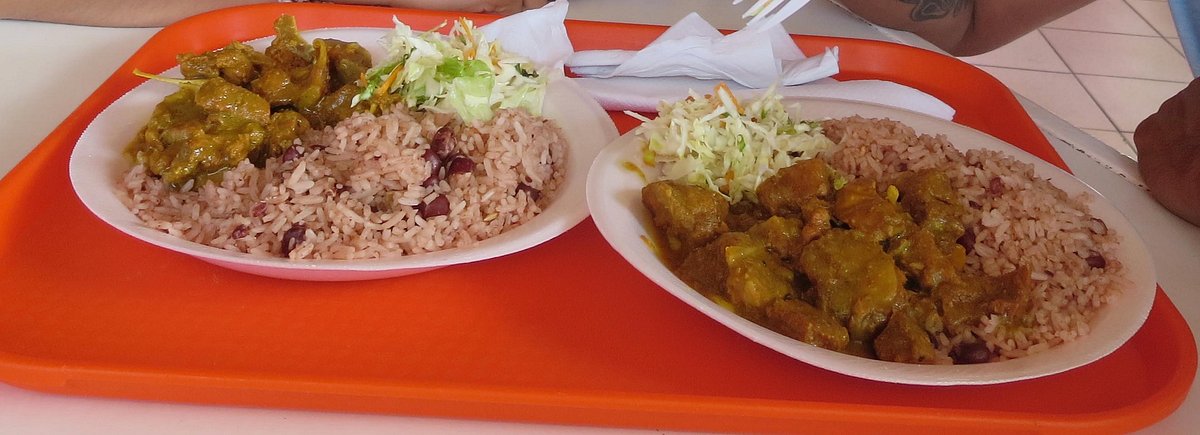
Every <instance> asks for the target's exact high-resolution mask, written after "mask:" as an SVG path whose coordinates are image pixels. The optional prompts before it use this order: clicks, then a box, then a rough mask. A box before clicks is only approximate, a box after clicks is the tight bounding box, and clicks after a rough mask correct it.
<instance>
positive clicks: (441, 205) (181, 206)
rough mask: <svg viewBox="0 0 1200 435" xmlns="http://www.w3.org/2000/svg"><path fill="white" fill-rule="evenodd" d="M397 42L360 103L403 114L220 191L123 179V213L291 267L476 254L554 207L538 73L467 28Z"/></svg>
mask: <svg viewBox="0 0 1200 435" xmlns="http://www.w3.org/2000/svg"><path fill="white" fill-rule="evenodd" d="M385 42H386V43H387V45H388V47H387V48H388V50H389V52H391V53H392V54H393V58H392V59H391V60H388V61H386V62H384V63H383V64H382V65H380V66H378V67H376V68H374V69H372V70H371V71H369V73H368V74H367V75H366V76H365V77H364V78H366V79H367V86H365V89H364V90H363V92H362V94H360V95H359V96H356V97H355V104H358V105H359V106H363V107H366V106H369V105H373V104H374V102H373V101H371V100H368V98H369V97H372V96H374V95H383V96H385V97H387V98H388V99H390V100H391V101H398V103H396V104H394V105H392V106H391V107H390V108H387V109H384V110H363V111H358V112H356V113H354V114H353V115H351V116H350V117H349V118H346V119H344V120H342V121H340V122H338V123H337V124H336V125H332V126H328V127H325V128H324V129H316V130H311V131H308V132H306V133H305V134H303V135H301V137H299V138H297V139H296V140H295V141H294V143H293V145H292V146H291V147H290V148H288V149H287V150H286V151H284V152H283V153H282V155H279V156H277V157H272V158H268V159H266V161H265V162H264V163H263V165H262V167H261V168H260V167H256V166H255V165H253V164H251V163H250V160H249V159H247V160H243V161H242V162H241V163H240V164H237V165H236V166H234V167H232V168H230V169H228V170H225V171H224V173H223V174H220V176H218V177H213V179H212V180H211V181H207V180H202V181H196V180H189V181H187V183H185V184H183V185H181V186H171V185H170V184H169V183H166V182H164V180H163V179H162V178H161V177H158V176H156V175H155V174H152V173H150V172H149V171H148V170H147V169H146V167H145V166H144V165H141V164H138V165H135V166H134V167H133V168H131V169H130V170H129V171H127V172H126V173H125V174H124V176H123V178H122V180H120V185H119V186H120V192H119V194H120V196H121V199H122V201H123V202H124V203H125V205H126V206H127V207H128V208H129V209H130V210H131V211H132V212H133V213H134V214H135V215H137V216H138V218H139V219H141V220H142V221H143V222H144V223H145V224H146V225H147V226H149V227H151V228H155V229H158V230H160V231H163V232H167V233H169V234H172V235H174V236H177V237H180V238H183V239H186V240H189V241H193V242H197V243H202V244H205V245H209V246H214V247H217V248H221V249H226V250H231V251H237V252H243V253H249V254H252V255H258V256H271V257H279V256H284V257H287V258H291V259H365V258H381V257H389V256H400V255H410V254H419V253H425V252H432V251H438V250H442V249H448V248H455V247H465V246H470V245H472V244H474V243H476V242H478V241H481V240H485V239H487V238H490V237H493V236H495V235H497V234H500V233H502V232H505V231H507V230H509V229H511V228H513V227H516V226H518V225H521V224H523V223H525V222H528V221H529V220H530V219H532V218H533V217H534V216H536V215H537V214H539V213H540V212H541V211H542V210H543V208H544V207H546V206H547V205H548V204H549V203H550V202H552V201H553V199H554V196H555V194H556V193H557V189H558V187H559V185H560V184H561V183H562V181H563V179H564V169H565V162H566V153H567V149H566V144H565V137H564V135H563V134H562V132H561V131H560V130H559V128H558V127H557V125H556V124H555V123H554V122H553V121H552V120H549V119H546V118H543V117H542V116H540V109H541V103H542V95H544V89H545V84H546V83H545V79H544V78H542V77H539V76H538V75H537V74H536V73H534V72H532V70H533V68H532V67H530V65H528V64H527V63H525V62H527V61H524V60H523V59H520V58H517V57H515V56H513V55H511V54H509V53H507V52H504V51H503V50H500V49H499V47H498V46H493V45H494V43H493V42H490V41H486V40H484V39H483V36H482V34H481V32H478V31H476V29H475V28H474V27H473V25H472V24H471V23H470V22H469V21H467V20H458V21H456V22H455V24H454V28H453V29H452V30H451V32H450V36H449V37H442V36H440V35H438V34H436V33H435V32H433V31H429V32H424V33H418V32H414V31H412V30H411V29H410V28H408V26H406V25H404V24H403V23H401V22H399V21H397V22H396V29H395V30H394V31H393V32H392V33H391V34H390V35H389V37H388V38H387V39H386V41H385ZM468 50H469V51H470V53H471V55H470V56H467V57H464V56H463V55H462V53H463V52H464V51H468ZM476 52H478V53H481V54H479V56H481V57H483V56H487V58H486V59H476V58H474V56H475V53H476ZM455 56H457V57H455ZM446 65H449V66H450V67H452V68H449V69H447V66H446ZM447 71H449V72H447ZM401 72H403V74H401ZM453 74H457V75H453ZM448 75H449V76H448ZM397 77H399V79H397ZM359 100H362V101H359ZM359 103H362V104H359ZM403 103H407V104H403ZM372 112H375V113H378V114H375V113H372Z"/></svg>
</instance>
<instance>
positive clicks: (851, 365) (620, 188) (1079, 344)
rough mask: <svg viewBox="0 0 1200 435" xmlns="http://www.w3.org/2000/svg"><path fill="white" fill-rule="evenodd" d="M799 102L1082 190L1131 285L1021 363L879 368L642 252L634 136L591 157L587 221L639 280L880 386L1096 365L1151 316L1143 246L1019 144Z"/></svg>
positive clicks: (885, 112)
mask: <svg viewBox="0 0 1200 435" xmlns="http://www.w3.org/2000/svg"><path fill="white" fill-rule="evenodd" d="M791 101H796V102H799V103H800V117H801V119H825V118H841V117H846V116H851V115H861V116H864V117H870V118H890V119H892V120H895V121H900V122H903V123H905V124H908V125H909V126H911V127H912V128H914V129H916V131H917V132H918V133H926V134H944V135H946V138H947V139H949V140H950V142H951V143H953V144H954V145H955V147H957V148H958V149H960V150H967V149H971V148H981V149H991V150H996V151H1002V152H1005V153H1007V154H1008V155H1010V156H1013V157H1014V158H1016V159H1017V160H1019V161H1023V162H1027V163H1031V164H1033V166H1034V170H1035V173H1036V174H1037V175H1038V176H1040V177H1042V178H1047V179H1049V180H1050V181H1051V182H1052V183H1053V184H1054V185H1055V186H1058V187H1059V188H1061V189H1063V190H1064V191H1066V192H1067V193H1069V194H1072V195H1074V194H1077V193H1079V192H1088V193H1089V194H1091V195H1092V196H1093V197H1095V198H1096V200H1095V201H1093V202H1092V204H1091V208H1092V212H1093V214H1094V215H1095V216H1096V217H1098V218H1100V219H1103V220H1104V222H1105V223H1106V224H1107V225H1108V227H1109V228H1110V229H1113V230H1115V231H1117V233H1118V234H1120V235H1121V246H1120V248H1119V250H1118V252H1117V256H1118V257H1119V258H1120V260H1121V261H1122V262H1123V263H1124V264H1125V266H1126V268H1127V272H1128V278H1129V280H1130V281H1131V282H1132V283H1133V285H1132V286H1131V287H1130V288H1127V289H1124V293H1123V294H1122V295H1121V296H1120V298H1119V299H1118V300H1117V301H1116V302H1114V303H1112V304H1110V305H1108V306H1107V307H1105V308H1104V309H1103V310H1102V311H1101V312H1100V313H1098V315H1097V316H1095V318H1094V319H1093V320H1092V323H1091V325H1090V326H1091V333H1090V334H1089V335H1088V336H1086V337H1083V338H1081V339H1079V340H1076V341H1074V342H1071V343H1066V344H1063V345H1059V346H1055V347H1053V348H1050V349H1048V350H1046V351H1043V352H1040V353H1036V354H1033V355H1030V356H1027V357H1023V358H1017V359H1012V360H1007V361H1001V362H993V363H986V364H975V365H953V366H950V365H942V366H930V365H919V364H903V363H894V362H887V361H878V360H873V359H869V358H861V357H856V356H851V355H846V354H842V353H838V352H834V351H831V350H826V349H822V348H819V347H816V346H813V345H809V344H806V343H802V342H800V341H796V340H793V339H791V338H788V337H786V336H783V335H781V334H778V333H775V332H773V331H771V330H769V329H767V328H763V327H761V326H759V325H757V324H754V323H753V322H750V321H749V320H746V319H743V318H741V317H739V316H738V315H736V314H734V313H732V312H730V311H727V310H725V309H724V308H721V307H720V306H719V305H717V304H715V303H713V302H712V301H710V300H708V299H707V298H705V297H704V296H702V295H700V294H699V293H697V292H696V291H694V290H692V289H691V288H690V287H688V285H687V284H684V283H683V281H680V280H679V278H677V277H676V276H675V274H673V273H672V272H671V271H670V270H669V269H668V268H667V267H666V266H665V265H664V264H663V263H662V261H661V260H659V258H658V256H656V255H655V253H654V251H652V250H651V248H650V247H649V246H648V245H647V242H646V240H653V238H650V236H649V234H651V233H650V231H651V230H652V229H653V224H652V223H651V220H650V214H649V212H647V211H646V209H645V207H644V206H643V205H642V202H641V189H642V186H644V185H645V184H646V181H645V180H643V178H642V177H641V176H640V175H639V174H637V173H635V171H632V170H630V169H629V168H628V167H627V166H626V165H627V163H633V164H635V165H638V166H639V167H640V168H641V169H642V170H643V171H645V173H646V177H647V179H650V180H655V179H657V177H658V175H659V174H658V171H656V170H654V169H653V168H650V167H647V166H645V165H644V164H642V163H640V162H641V160H642V159H641V144H640V141H639V139H638V138H637V137H636V136H634V135H633V134H632V132H631V133H628V134H626V135H624V136H622V137H621V138H619V139H617V140H616V141H615V142H613V143H612V144H610V145H609V146H608V147H606V148H605V149H604V151H602V152H601V153H600V156H599V157H597V158H596V161H595V163H593V164H592V169H591V171H590V172H589V174H588V186H587V197H588V206H589V208H591V211H592V219H593V221H595V223H596V227H597V228H599V229H600V233H601V234H602V235H603V236H604V238H605V239H606V240H608V243H609V244H611V245H612V246H613V248H614V249H616V250H617V252H618V253H620V254H621V255H622V256H623V257H625V260H626V261H628V262H629V263H630V264H632V265H633V266H634V267H635V268H637V269H638V270H639V271H641V272H642V273H643V274H644V275H646V277H648V278H650V280H651V281H654V282H655V283H656V284H658V285H659V286H661V287H662V288H664V289H666V290H667V291H668V292H670V293H671V294H672V295H675V297H677V298H679V299H681V300H683V301H684V302H686V303H687V304H688V305H691V306H692V307H693V308H695V309H697V310H700V312H702V313H704V314H705V315H707V316H709V317H711V318H713V319H714V320H716V321H718V322H720V323H721V324H723V325H725V326H727V327H729V328H730V329H733V330H734V331H737V332H738V333H740V334H742V335H744V336H746V337H747V338H749V339H751V340H753V341H755V342H757V343H759V344H762V345H763V346H766V347H768V348H771V349H773V350H775V351H778V352H780V353H783V354H785V355H787V356H790V357H792V358H795V359H797V360H800V361H803V362H806V363H809V364H812V365H814V366H817V367H821V368H824V369H827V370H831V371H834V372H838V373H842V374H846V375H850V376H856V377H860V378H866V379H872V380H877V381H884V382H894V383H901V384H914V385H983V384H996V383H1002V382H1012V381H1018V380H1022V379H1030V378H1036V377H1040V376H1046V375H1051V374H1055V373H1060V372H1063V371H1066V370H1070V369H1072V368H1075V367H1079V366H1082V365H1084V364H1088V363H1090V362H1092V361H1095V360H1097V359H1100V358H1101V357H1103V356H1105V355H1108V354H1109V353H1111V352H1112V351H1114V350H1116V349H1117V348H1118V347H1120V346H1121V345H1122V344H1123V343H1125V342H1126V341H1127V340H1129V338H1130V337H1132V336H1133V334H1134V333H1135V332H1137V330H1138V328H1140V327H1141V325H1142V323H1143V322H1145V320H1146V317H1147V316H1148V315H1149V313H1150V306H1151V305H1152V304H1153V303H1154V296H1155V292H1156V284H1155V278H1154V266H1153V264H1151V262H1150V257H1149V254H1148V253H1147V251H1146V247H1145V245H1144V244H1143V243H1142V240H1141V239H1140V238H1139V237H1138V235H1137V233H1136V232H1134V229H1133V227H1132V226H1131V225H1130V224H1129V221H1128V220H1126V219H1125V216H1123V215H1122V214H1121V213H1120V212H1119V211H1117V209H1116V208H1115V207H1113V206H1112V204H1109V203H1108V202H1107V201H1106V200H1105V199H1104V198H1103V197H1101V196H1100V194H1099V193H1097V192H1096V191H1094V190H1092V189H1091V188H1090V187H1088V186H1087V185H1086V184H1084V183H1083V182H1081V181H1079V180H1078V179H1076V178H1075V177H1073V176H1071V175H1070V174H1068V173H1066V172H1064V171H1063V170H1061V169H1059V168H1058V167H1055V166H1054V165H1051V164H1049V163H1046V162H1045V161H1043V160H1041V159H1039V158H1037V157H1036V156H1034V155H1032V154H1029V153H1027V152H1025V151H1023V150H1021V149H1019V148H1017V147H1014V146H1012V145H1009V144H1007V143H1004V142H1002V141H1000V140H999V139H996V138H994V137H992V136H989V135H987V134H985V133H982V132H979V131H977V130H973V129H971V128H968V127H965V126H962V125H959V124H954V123H952V122H948V121H944V120H941V119H937V118H932V117H929V116H926V115H922V114H918V113H915V112H909V111H906V110H901V109H896V108H892V107H886V106H880V105H875V104H869V103H861V102H851V101H843V100H834V99H799V100H789V102H791Z"/></svg>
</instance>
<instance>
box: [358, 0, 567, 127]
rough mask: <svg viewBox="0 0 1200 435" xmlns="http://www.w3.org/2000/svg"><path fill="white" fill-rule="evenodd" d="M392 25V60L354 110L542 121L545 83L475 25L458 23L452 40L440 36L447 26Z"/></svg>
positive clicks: (374, 74)
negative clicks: (514, 115) (363, 106)
mask: <svg viewBox="0 0 1200 435" xmlns="http://www.w3.org/2000/svg"><path fill="white" fill-rule="evenodd" d="M392 21H394V22H395V23H396V28H395V29H394V30H392V32H391V33H390V34H388V36H386V37H385V38H384V39H383V45H384V47H385V48H386V49H387V53H388V56H387V60H386V61H384V62H383V63H381V64H380V65H378V66H376V67H374V68H371V69H370V70H369V71H368V72H367V74H366V77H365V79H366V86H365V87H364V89H363V91H362V92H361V93H360V94H358V95H357V96H355V97H354V100H353V101H352V103H353V105H355V106H357V105H358V104H359V103H362V102H364V101H369V102H370V103H371V104H373V105H376V106H383V107H386V106H389V105H391V104H399V103H401V102H403V104H404V105H405V106H407V107H409V108H412V109H417V110H425V111H433V112H438V113H451V112H454V113H457V114H458V115H459V116H461V117H462V118H463V120H465V121H467V122H471V121H475V120H488V119H491V118H492V115H493V113H494V111H495V110H496V109H500V108H510V107H523V108H525V109H526V110H528V111H529V113H531V114H533V115H535V116H540V115H541V109H542V100H543V98H544V96H545V89H546V79H545V78H543V77H542V76H541V75H539V74H538V73H537V71H536V68H535V67H534V65H533V63H532V62H530V61H529V60H527V59H525V58H522V57H518V56H517V55H514V54H511V53H508V52H506V51H504V50H503V49H502V48H501V47H500V44H499V43H498V42H495V41H488V40H486V39H485V38H484V35H483V32H480V31H479V30H478V29H477V28H475V25H474V24H473V23H472V22H471V21H470V20H467V19H465V18H459V19H458V20H456V21H455V22H454V27H452V28H451V29H450V34H449V36H446V35H442V34H441V33H438V30H439V29H440V28H441V27H442V26H439V27H438V28H435V29H432V30H429V31H426V32H421V33H417V32H414V31H413V30H412V28H410V27H409V26H408V25H406V24H404V23H402V22H400V20H398V19H396V18H394V17H393V18H392ZM444 25H445V24H444V23H443V26H444Z"/></svg>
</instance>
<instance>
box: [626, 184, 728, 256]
mask: <svg viewBox="0 0 1200 435" xmlns="http://www.w3.org/2000/svg"><path fill="white" fill-rule="evenodd" d="M642 204H644V205H645V206H646V208H647V209H649V210H650V214H651V215H652V216H653V218H654V226H655V228H658V230H659V231H660V233H661V234H662V235H663V236H664V238H665V239H666V242H667V249H668V254H670V255H671V256H672V257H673V258H677V257H678V256H679V254H680V253H685V252H689V251H691V250H692V249H695V248H698V247H700V246H703V245H704V244H705V243H708V242H710V241H712V240H713V239H715V238H717V236H719V235H721V233H724V232H726V231H729V227H728V226H727V224H726V223H725V219H726V217H727V216H728V215H729V203H728V202H727V201H726V200H725V198H724V197H722V196H721V195H720V194H718V193H716V192H713V191H711V190H708V189H706V188H703V187H698V186H690V185H685V184H676V183H672V182H670V181H657V182H654V183H650V184H647V185H646V187H643V188H642Z"/></svg>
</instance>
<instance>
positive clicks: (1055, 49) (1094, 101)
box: [1037, 28, 1137, 153]
mask: <svg viewBox="0 0 1200 435" xmlns="http://www.w3.org/2000/svg"><path fill="white" fill-rule="evenodd" d="M1037 32H1038V36H1041V38H1042V40H1043V41H1045V42H1046V45H1049V46H1050V50H1051V51H1053V52H1054V55H1055V56H1058V60H1060V61H1062V63H1063V65H1066V66H1067V70H1069V71H1071V78H1074V79H1075V82H1076V83H1079V87H1081V88H1083V92H1084V93H1086V94H1087V96H1088V98H1091V99H1092V104H1095V105H1096V108H1098V109H1100V113H1103V114H1104V119H1106V120H1108V123H1109V124H1110V125H1112V127H1113V130H1116V131H1117V132H1120V131H1121V129H1120V127H1117V122H1116V121H1114V120H1113V117H1112V115H1109V114H1108V110H1105V108H1104V106H1102V105H1100V100H1097V99H1096V95H1094V94H1093V93H1092V90H1091V89H1088V87H1087V86H1086V85H1084V84H1083V80H1079V74H1076V73H1075V70H1074V69H1072V68H1071V65H1070V64H1068V63H1067V60H1066V59H1063V57H1062V53H1059V52H1058V47H1055V46H1054V44H1051V43H1050V38H1047V37H1046V35H1045V34H1044V33H1042V29H1041V28H1039V29H1037ZM1076 128H1078V127H1076ZM1097 140H1099V139H1097ZM1121 140H1122V141H1124V142H1125V145H1127V146H1129V147H1130V148H1132V149H1133V150H1134V152H1135V153H1136V152H1137V148H1136V147H1134V146H1133V144H1131V143H1129V141H1128V140H1125V136H1124V135H1122V136H1121Z"/></svg>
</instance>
